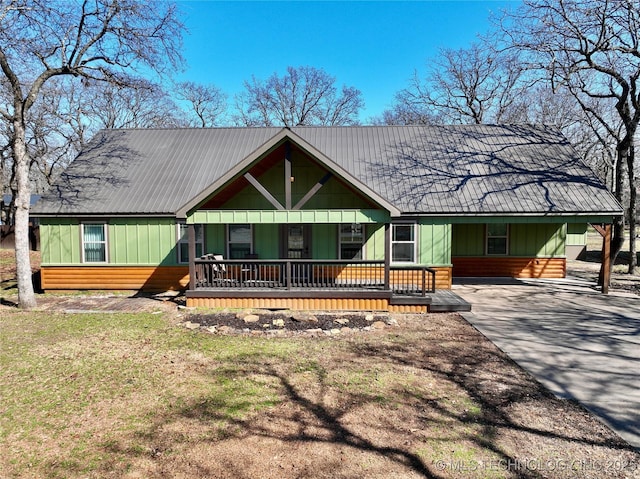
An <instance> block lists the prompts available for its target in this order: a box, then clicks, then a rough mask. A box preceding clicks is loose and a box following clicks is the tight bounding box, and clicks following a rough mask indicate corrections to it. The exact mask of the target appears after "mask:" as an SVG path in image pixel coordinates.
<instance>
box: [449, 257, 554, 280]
mask: <svg viewBox="0 0 640 479" xmlns="http://www.w3.org/2000/svg"><path fill="white" fill-rule="evenodd" d="M452 263H453V276H454V278H455V277H457V278H464V277H507V278H555V279H557V278H564V277H565V276H566V274H567V260H566V258H514V257H496V256H491V257H487V256H482V257H463V256H459V257H455V258H453V259H452Z"/></svg>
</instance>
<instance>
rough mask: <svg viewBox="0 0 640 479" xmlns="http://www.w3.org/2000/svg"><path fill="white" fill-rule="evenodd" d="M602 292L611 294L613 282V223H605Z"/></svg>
mask: <svg viewBox="0 0 640 479" xmlns="http://www.w3.org/2000/svg"><path fill="white" fill-rule="evenodd" d="M602 264H603V271H602V272H603V275H604V277H603V278H602V293H603V294H609V284H610V283H611V225H604V235H603V237H602Z"/></svg>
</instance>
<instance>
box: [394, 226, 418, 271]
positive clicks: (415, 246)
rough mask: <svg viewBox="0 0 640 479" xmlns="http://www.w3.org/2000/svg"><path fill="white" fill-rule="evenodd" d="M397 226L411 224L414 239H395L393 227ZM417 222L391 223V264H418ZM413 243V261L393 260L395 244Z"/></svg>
mask: <svg viewBox="0 0 640 479" xmlns="http://www.w3.org/2000/svg"><path fill="white" fill-rule="evenodd" d="M395 226H411V228H412V229H413V241H394V239H393V228H394V227H395ZM417 226H418V224H417V223H391V258H390V260H391V264H418V231H419V228H418V227H417ZM405 243H413V261H394V260H393V245H394V244H405Z"/></svg>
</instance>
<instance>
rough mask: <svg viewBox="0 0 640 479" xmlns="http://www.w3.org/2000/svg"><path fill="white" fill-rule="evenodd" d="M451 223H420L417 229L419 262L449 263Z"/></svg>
mask: <svg viewBox="0 0 640 479" xmlns="http://www.w3.org/2000/svg"><path fill="white" fill-rule="evenodd" d="M450 238H451V225H448V224H433V223H427V224H420V225H419V231H418V262H419V263H420V264H426V265H432V264H438V265H443V264H451V241H450Z"/></svg>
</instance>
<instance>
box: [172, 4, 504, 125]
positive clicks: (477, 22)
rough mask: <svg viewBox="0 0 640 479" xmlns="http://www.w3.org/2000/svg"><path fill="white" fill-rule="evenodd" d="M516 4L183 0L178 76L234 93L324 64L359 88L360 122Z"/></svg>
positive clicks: (340, 82)
mask: <svg viewBox="0 0 640 479" xmlns="http://www.w3.org/2000/svg"><path fill="white" fill-rule="evenodd" d="M515 3H516V2H515V1H514V0H511V1H498V0H492V1H486V0H475V1H463V0H449V1H304V0H298V1H258V2H252V1H242V0H236V1H206V0H201V1H187V0H184V1H181V2H180V6H181V8H182V11H183V14H184V21H185V25H186V27H187V29H188V30H189V33H188V34H187V35H186V36H185V42H184V46H185V50H184V55H185V58H186V60H187V63H188V66H187V69H186V71H185V72H183V73H182V74H181V75H180V77H179V79H180V80H192V81H195V82H199V83H212V84H214V85H216V86H217V87H219V88H221V89H222V90H223V91H224V92H226V93H227V94H228V95H229V97H230V98H232V97H233V95H235V94H236V93H238V92H239V91H241V90H242V85H243V82H244V81H245V80H249V79H250V78H251V75H255V76H256V77H257V78H260V79H266V78H267V77H269V76H270V75H271V74H273V73H274V72H275V73H278V74H279V75H282V74H283V73H284V72H285V70H286V67H287V66H302V65H308V66H313V67H316V68H322V69H324V70H325V71H326V72H327V73H329V74H330V75H332V76H334V77H336V84H337V85H338V86H341V85H343V84H344V85H348V86H353V87H356V88H358V89H359V90H360V91H361V92H362V94H363V98H364V101H365V110H364V111H363V112H362V114H361V119H362V121H363V122H366V120H367V119H368V118H370V117H373V116H378V115H380V114H381V113H382V111H383V110H384V109H385V108H387V107H388V106H389V105H390V104H391V103H392V101H393V96H394V94H395V93H396V92H397V91H398V90H400V89H402V88H404V87H405V86H406V85H407V82H408V80H409V78H410V77H411V76H412V75H413V72H414V71H415V70H416V69H417V70H418V71H419V72H424V71H425V69H426V64H427V61H428V60H429V58H433V57H434V55H436V54H437V51H438V48H440V47H448V48H463V47H467V46H469V44H470V43H471V42H473V41H474V39H475V38H476V37H477V35H478V34H482V33H484V32H486V31H487V30H488V28H489V21H488V18H489V15H490V12H491V11H494V12H498V11H499V10H500V9H502V8H504V7H506V6H509V5H510V6H513V5H515Z"/></svg>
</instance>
